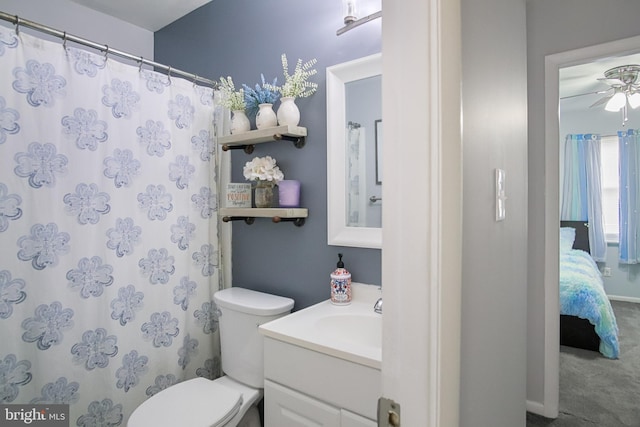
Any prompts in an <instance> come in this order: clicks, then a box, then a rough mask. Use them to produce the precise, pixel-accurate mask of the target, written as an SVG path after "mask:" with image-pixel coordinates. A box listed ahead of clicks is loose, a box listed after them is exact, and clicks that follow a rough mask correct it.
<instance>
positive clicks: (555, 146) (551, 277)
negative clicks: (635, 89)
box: [542, 36, 640, 418]
mask: <svg viewBox="0 0 640 427" xmlns="http://www.w3.org/2000/svg"><path fill="white" fill-rule="evenodd" d="M639 50H640V36H636V37H631V38H627V39H621V40H616V41H613V42H609V43H603V44H599V45H595V46H589V47H585V48H581V49H575V50H570V51H566V52H560V53H556V54H553V55H548V56H547V57H546V58H545V123H546V126H545V194H546V199H545V260H544V263H545V267H544V271H545V273H544V282H545V283H544V292H545V296H544V301H545V305H544V317H545V323H544V330H545V334H544V336H545V339H544V346H545V347H544V348H545V352H544V392H543V393H544V395H543V402H542V403H543V413H542V415H544V416H545V417H548V418H557V417H558V409H559V408H558V406H559V393H560V302H559V292H560V290H559V283H558V280H559V279H558V278H559V277H560V267H559V256H560V255H559V249H558V245H559V231H558V227H559V225H560V188H559V185H560V164H559V159H560V147H559V141H560V121H559V115H558V112H559V111H558V109H559V102H560V99H559V86H560V82H559V74H560V68H564V67H568V66H572V65H579V64H585V63H588V62H592V61H594V60H596V59H598V58H604V57H610V56H617V55H628V54H631V53H637V52H638V51H639Z"/></svg>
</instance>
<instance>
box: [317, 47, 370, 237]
mask: <svg viewBox="0 0 640 427" xmlns="http://www.w3.org/2000/svg"><path fill="white" fill-rule="evenodd" d="M326 73H327V74H326V78H327V243H328V244H329V245H333V246H353V247H358V248H374V249H381V248H382V227H379V228H375V227H349V226H347V224H346V222H347V221H346V187H347V185H346V178H345V172H346V162H345V150H346V126H347V121H346V112H345V84H346V83H349V82H352V81H356V80H361V79H364V78H367V77H373V76H377V75H381V74H382V54H381V53H377V54H374V55H370V56H366V57H363V58H359V59H355V60H353V61H349V62H344V63H341V64H336V65H333V66H330V67H327V71H326ZM365 196H366V195H365Z"/></svg>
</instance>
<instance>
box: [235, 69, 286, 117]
mask: <svg viewBox="0 0 640 427" xmlns="http://www.w3.org/2000/svg"><path fill="white" fill-rule="evenodd" d="M260 78H261V79H262V86H261V85H260V84H258V83H256V86H255V89H252V88H250V87H249V86H247V85H246V84H243V85H242V87H243V88H244V102H245V104H246V108H247V112H248V113H249V114H251V115H255V114H256V113H257V112H258V109H259V105H260V104H275V103H276V101H278V99H279V98H280V94H279V93H278V91H277V89H276V88H277V86H276V83H277V82H278V78H277V77H276V78H275V79H273V83H267V82H266V81H265V80H264V74H260Z"/></svg>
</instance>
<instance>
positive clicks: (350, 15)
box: [342, 0, 358, 25]
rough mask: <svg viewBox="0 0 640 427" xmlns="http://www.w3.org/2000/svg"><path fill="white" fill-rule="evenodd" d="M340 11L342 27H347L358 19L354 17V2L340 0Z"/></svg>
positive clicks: (353, 0)
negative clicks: (341, 13)
mask: <svg viewBox="0 0 640 427" xmlns="http://www.w3.org/2000/svg"><path fill="white" fill-rule="evenodd" d="M342 11H343V15H344V25H349V24H351V23H352V22H354V21H355V20H356V19H358V18H357V15H356V0H342Z"/></svg>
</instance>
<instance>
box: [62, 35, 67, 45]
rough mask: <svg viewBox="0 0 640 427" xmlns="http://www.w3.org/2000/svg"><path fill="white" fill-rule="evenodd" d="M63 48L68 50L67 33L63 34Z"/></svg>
mask: <svg viewBox="0 0 640 427" xmlns="http://www.w3.org/2000/svg"><path fill="white" fill-rule="evenodd" d="M62 48H63V49H64V50H67V32H66V31H65V32H64V33H63V34H62Z"/></svg>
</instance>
